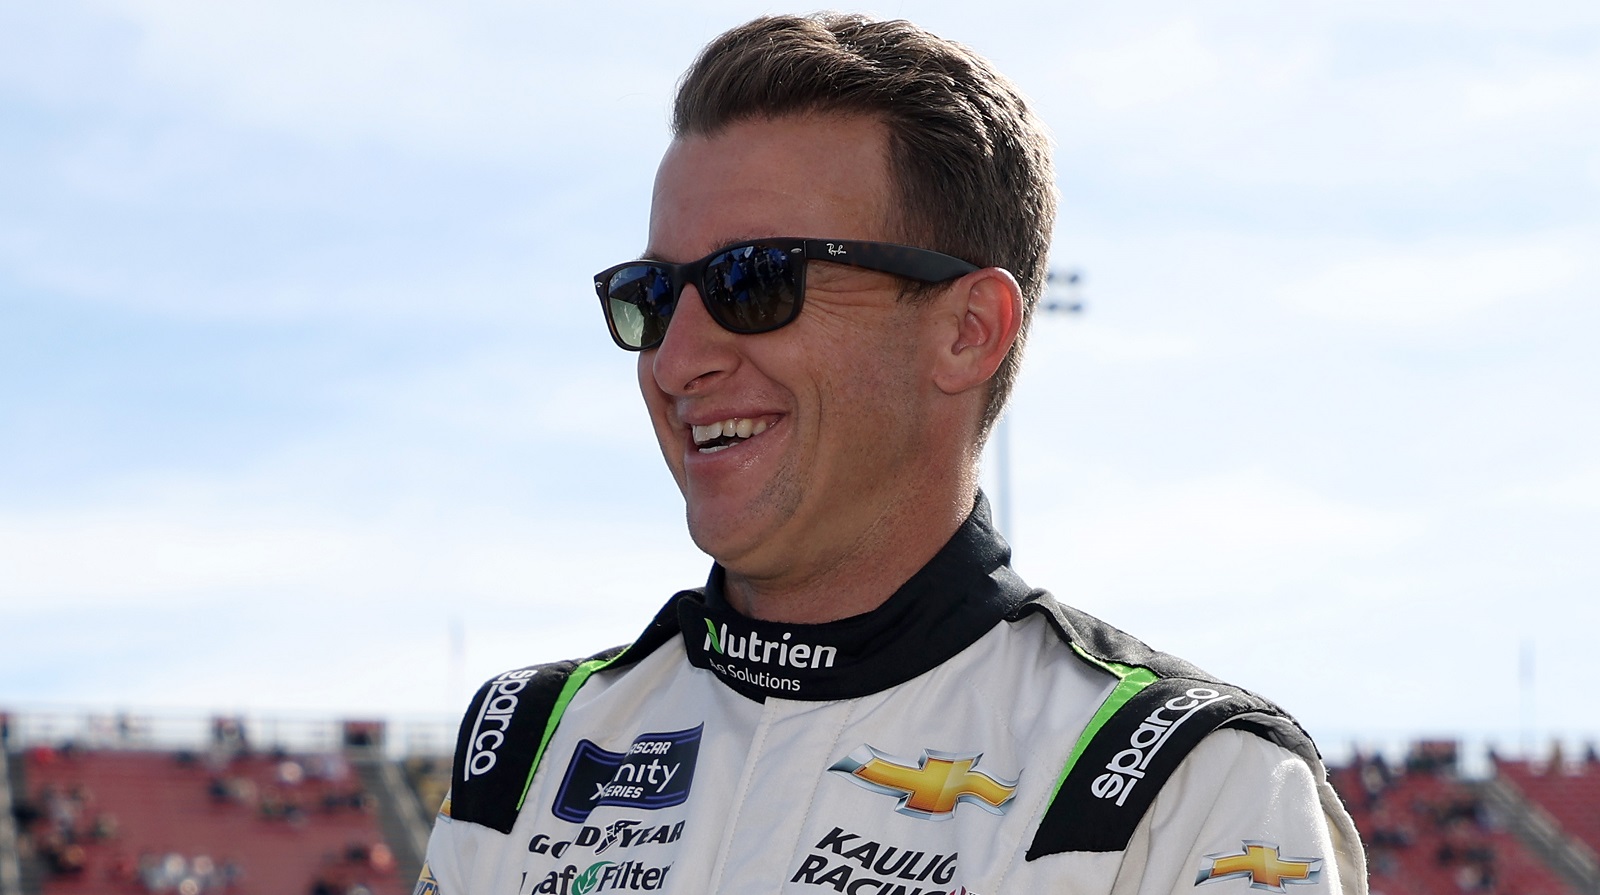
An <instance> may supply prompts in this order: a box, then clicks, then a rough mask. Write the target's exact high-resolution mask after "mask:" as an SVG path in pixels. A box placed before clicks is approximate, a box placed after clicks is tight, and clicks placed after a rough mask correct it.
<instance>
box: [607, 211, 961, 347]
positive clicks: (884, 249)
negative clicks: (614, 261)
mask: <svg viewBox="0 0 1600 895" xmlns="http://www.w3.org/2000/svg"><path fill="white" fill-rule="evenodd" d="M745 248H760V249H778V250H779V251H782V252H783V253H784V254H785V256H786V257H788V258H789V259H790V260H791V262H793V261H794V260H796V259H798V260H799V261H800V262H801V263H800V266H799V267H798V268H797V269H796V270H795V271H794V276H793V279H794V284H795V295H794V307H793V309H792V310H791V311H790V312H789V314H788V315H787V316H784V317H782V318H781V319H777V320H775V321H774V322H772V323H770V324H767V325H763V326H759V327H756V328H747V327H745V326H744V325H742V324H740V323H739V322H738V321H730V320H727V319H724V316H725V315H724V314H723V313H722V311H721V309H720V308H719V307H718V306H717V305H716V304H715V303H714V302H713V301H712V299H711V298H709V297H708V293H709V292H710V291H711V290H710V289H709V288H708V284H707V283H706V280H705V274H706V270H707V269H708V268H710V267H711V265H712V262H714V261H718V260H719V259H720V258H721V257H722V256H723V255H726V254H728V253H730V252H735V251H738V250H739V249H745ZM806 261H829V262H832V263H834V264H848V265H851V266H853V267H860V268H864V269H866V270H875V271H879V272H880V273H887V274H893V275H895V276H897V277H905V278H906V279H910V280H916V281H918V282H922V283H943V282H945V281H946V280H953V279H955V278H957V277H962V276H966V275H967V274H969V273H972V272H973V271H975V270H978V269H979V267H978V266H977V265H975V264H971V263H969V262H966V261H962V260H961V259H960V258H956V257H954V256H951V255H946V254H943V253H942V252H935V251H932V250H930V249H919V248H916V247H915V246H908V245H899V244H897V243H892V242H866V241H862V240H854V239H803V238H800V237H774V238H772V239H752V240H748V241H745V242H738V243H734V244H732V245H727V246H723V247H722V248H720V249H717V250H716V251H715V252H712V253H711V254H709V255H707V256H705V257H704V258H701V259H699V260H697V261H686V262H684V263H683V264H673V263H670V262H667V261H627V262H624V263H622V264H618V265H616V266H614V267H608V268H606V269H605V270H602V271H600V272H599V273H597V274H595V275H594V288H595V292H596V294H598V295H599V296H600V310H601V312H602V313H604V314H605V317H606V327H607V328H608V329H609V330H610V331H611V340H612V341H613V342H616V343H617V346H618V347H620V348H622V349H623V350H624V351H649V350H650V349H652V348H655V347H656V346H658V345H660V344H661V341H662V339H665V338H666V331H667V326H666V325H667V324H669V323H671V322H672V312H673V311H674V310H676V309H677V307H678V299H679V297H680V296H682V294H683V287H684V286H686V285H688V284H690V283H693V284H694V287H695V291H696V292H699V293H700V301H701V303H702V304H704V305H705V309H706V312H707V313H708V314H710V315H711V319H712V320H715V321H716V322H717V325H718V326H721V327H722V328H723V329H726V330H727V331H729V332H733V333H740V334H742V335H755V334H757V333H764V332H772V331H773V330H775V329H780V328H782V327H784V326H788V325H789V324H790V323H793V322H794V321H795V319H796V318H798V317H799V316H800V308H801V306H802V305H803V304H805V294H806V264H805V263H804V262H806ZM632 267H648V268H653V269H655V270H658V271H661V272H663V273H665V274H666V277H667V282H668V283H669V284H670V287H671V301H670V303H668V304H667V305H666V308H667V310H666V313H665V314H664V315H663V316H664V318H665V322H664V323H663V324H662V326H661V335H660V337H658V338H657V339H655V340H654V341H652V342H650V343H649V344H644V345H637V346H635V345H629V344H628V343H627V342H626V341H624V340H623V338H622V336H621V335H620V334H619V333H618V332H617V323H616V320H615V319H614V318H613V317H612V313H611V297H610V294H609V293H610V283H611V278H612V277H613V276H615V275H616V274H618V273H620V272H622V271H624V270H627V269H629V268H632Z"/></svg>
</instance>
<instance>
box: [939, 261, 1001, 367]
mask: <svg viewBox="0 0 1600 895" xmlns="http://www.w3.org/2000/svg"><path fill="white" fill-rule="evenodd" d="M938 304H939V306H940V307H939V310H940V312H941V313H939V314H938V317H939V322H940V332H939V341H938V344H937V351H938V355H937V356H936V357H935V359H934V364H935V369H934V384H935V385H937V386H938V387H939V390H940V391H942V392H944V393H945V394H948V395H955V394H960V393H961V392H965V391H969V390H971V389H974V388H977V387H979V386H981V385H984V384H985V383H987V382H988V381H989V380H990V379H991V378H992V377H993V376H994V374H995V371H996V370H998V369H1000V363H1001V361H1003V360H1005V358H1006V353H1007V352H1009V351H1010V350H1011V345H1012V343H1014V342H1015V341H1016V340H1017V332H1018V331H1019V330H1020V329H1021V328H1022V288H1021V287H1020V286H1018V285H1017V280H1016V278H1015V277H1013V276H1012V275H1011V272H1010V271H1008V270H1005V269H1004V268H1000V267H986V268H984V269H983V270H979V271H974V272H972V273H969V274H967V275H966V276H964V277H962V278H961V279H959V280H957V281H955V282H954V283H953V284H951V286H950V288H949V289H948V290H946V291H945V294H944V295H942V296H941V297H940V298H939V299H938Z"/></svg>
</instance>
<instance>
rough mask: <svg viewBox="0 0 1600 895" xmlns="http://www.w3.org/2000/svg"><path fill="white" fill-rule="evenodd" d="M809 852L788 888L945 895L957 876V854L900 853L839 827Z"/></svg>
mask: <svg viewBox="0 0 1600 895" xmlns="http://www.w3.org/2000/svg"><path fill="white" fill-rule="evenodd" d="M811 852H812V853H811V854H809V855H807V856H806V859H805V861H803V862H802V863H801V864H800V867H799V869H798V870H796V871H795V872H794V874H793V875H792V876H790V877H789V882H791V883H802V884H805V885H809V886H827V887H828V888H830V889H832V890H834V891H836V892H845V893H848V895H945V893H946V892H948V891H950V889H949V887H950V881H951V880H952V879H954V878H955V875H956V858H957V853H956V852H951V853H950V854H948V855H941V854H929V853H928V852H924V851H915V850H911V849H903V848H897V847H896V846H893V845H884V844H883V843H881V842H874V841H873V840H871V839H863V838H862V837H861V836H859V835H857V834H855V833H847V832H845V831H844V830H843V829H842V828H840V827H834V828H833V830H832V831H831V832H829V833H828V834H827V835H826V836H823V837H822V838H821V839H819V840H817V844H816V845H814V846H812V848H811ZM836 858H837V860H835V859H836Z"/></svg>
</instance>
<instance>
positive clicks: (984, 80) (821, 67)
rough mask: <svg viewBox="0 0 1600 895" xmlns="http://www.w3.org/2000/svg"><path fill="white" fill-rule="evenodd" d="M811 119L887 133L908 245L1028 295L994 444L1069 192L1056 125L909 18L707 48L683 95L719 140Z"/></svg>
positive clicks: (683, 102)
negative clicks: (755, 124)
mask: <svg viewBox="0 0 1600 895" xmlns="http://www.w3.org/2000/svg"><path fill="white" fill-rule="evenodd" d="M806 113H839V114H860V115H869V116H872V117H874V118H876V119H878V120H880V121H882V122H883V123H884V124H885V125H886V126H887V128H888V131H889V165H890V173H891V176H892V177H893V178H894V190H895V194H896V204H897V205H898V208H899V211H900V214H899V221H898V225H899V228H900V230H901V231H902V232H901V233H900V234H898V237H897V238H899V239H901V240H903V241H905V242H908V243H912V244H915V245H919V246H922V247H924V248H929V249H933V250H935V251H940V252H944V253H945V254H948V255H954V256H956V257H957V258H962V259H964V260H967V261H970V262H972V263H973V264H976V265H978V266H980V267H1003V268H1005V269H1007V270H1009V271H1011V273H1012V274H1013V275H1014V276H1016V278H1017V282H1018V283H1019V284H1021V286H1022V306H1023V311H1022V327H1021V329H1020V331H1019V332H1018V334H1017V341H1016V344H1014V345H1013V346H1012V347H1011V351H1010V353H1009V354H1007V355H1006V359H1005V361H1004V362H1003V363H1002V364H1001V365H1000V369H999V370H998V371H997V372H996V373H995V376H994V379H993V381H992V382H991V383H990V389H989V401H988V405H987V407H986V408H985V410H984V415H983V420H982V428H981V430H980V437H981V438H987V437H988V433H989V430H990V428H991V427H992V426H993V425H994V422H995V420H996V419H998V418H999V416H1000V412H1001V410H1003V409H1004V407H1005V403H1006V398H1007V397H1008V396H1009V395H1010V393H1011V387H1012V385H1013V383H1015V381H1016V378H1017V370H1018V368H1019V366H1020V364H1021V361H1022V347H1023V342H1024V341H1025V340H1026V338H1027V333H1028V324H1029V321H1030V320H1031V319H1032V317H1033V309H1034V305H1036V304H1037V303H1038V300H1039V296H1040V294H1041V293H1042V292H1043V290H1044V283H1045V275H1046V260H1047V256H1048V254H1049V249H1050V236H1051V230H1052V228H1053V227H1054V224H1055V211H1056V188H1055V170H1054V167H1053V166H1052V165H1051V162H1050V140H1049V137H1048V136H1046V134H1045V131H1044V128H1043V126H1042V125H1041V124H1040V123H1039V121H1038V119H1037V118H1035V117H1034V115H1033V113H1032V111H1030V110H1029V108H1028V106H1027V103H1026V101H1025V100H1024V99H1023V97H1022V94H1021V92H1020V91H1018V90H1017V88H1016V86H1015V85H1014V84H1012V83H1011V82H1010V81H1009V80H1007V79H1006V77H1005V76H1004V75H1002V74H1000V73H999V72H997V71H995V70H994V68H993V67H992V66H990V65H989V63H988V61H987V60H985V59H983V58H982V57H981V56H979V55H978V54H976V53H974V52H973V51H971V50H969V49H967V48H966V47H964V46H962V45H961V44H958V43H954V42H952V41H948V40H944V39H943V38H940V37H937V36H935V35H933V34H930V33H928V32H927V31H924V30H922V29H921V28H918V27H917V26H916V25H913V24H911V23H910V22H906V21H902V20H894V21H874V20H872V19H868V18H866V17H864V16H859V15H845V14H840V13H816V14H814V15H810V16H770V17H763V18H759V19H756V20H755V21H752V22H750V23H748V24H745V25H740V26H739V27H737V28H734V29H732V30H730V31H727V32H725V33H723V34H722V35H721V36H720V37H718V38H717V39H716V40H713V41H712V42H711V43H710V44H707V45H706V48H705V49H704V50H702V51H701V52H700V56H699V58H697V59H696V60H695V61H694V64H693V65H691V66H690V67H689V70H688V71H687V72H685V73H684V75H683V79H682V80H681V81H680V82H679V84H678V94H677V99H676V101H675V102H674V103H673V108H672V133H673V135H674V136H675V137H683V136H689V135H712V134H715V133H717V132H718V131H720V130H722V129H723V128H725V127H727V126H728V125H730V124H734V123H736V122H739V121H742V120H747V119H752V118H776V117H781V116H784V115H802V114H806ZM824 235H826V234H824ZM934 288H937V287H934ZM930 291H931V290H930V289H929V287H925V286H920V285H918V286H908V287H907V289H906V291H905V293H904V294H905V296H906V297H908V298H913V299H914V298H916V297H919V296H922V295H926V294H928V293H929V292H930Z"/></svg>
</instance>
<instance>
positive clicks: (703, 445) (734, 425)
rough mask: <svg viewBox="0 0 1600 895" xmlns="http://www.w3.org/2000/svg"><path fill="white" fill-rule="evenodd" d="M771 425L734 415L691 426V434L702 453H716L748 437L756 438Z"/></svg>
mask: <svg viewBox="0 0 1600 895" xmlns="http://www.w3.org/2000/svg"><path fill="white" fill-rule="evenodd" d="M770 426H771V424H770V423H768V422H767V421H766V420H754V419H750V418H748V417H734V418H733V419H727V420H722V421H721V422H716V423H709V424H707V425H704V426H691V427H690V429H691V432H690V434H691V435H692V436H693V437H694V446H695V448H696V449H698V450H699V451H700V453H702V454H714V453H716V452H717V451H722V450H727V449H728V448H730V447H733V446H734V445H736V444H738V443H740V442H742V441H745V440H746V439H749V438H754V437H755V436H757V435H760V434H761V433H762V432H765V431H767V429H768V428H769V427H770Z"/></svg>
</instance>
